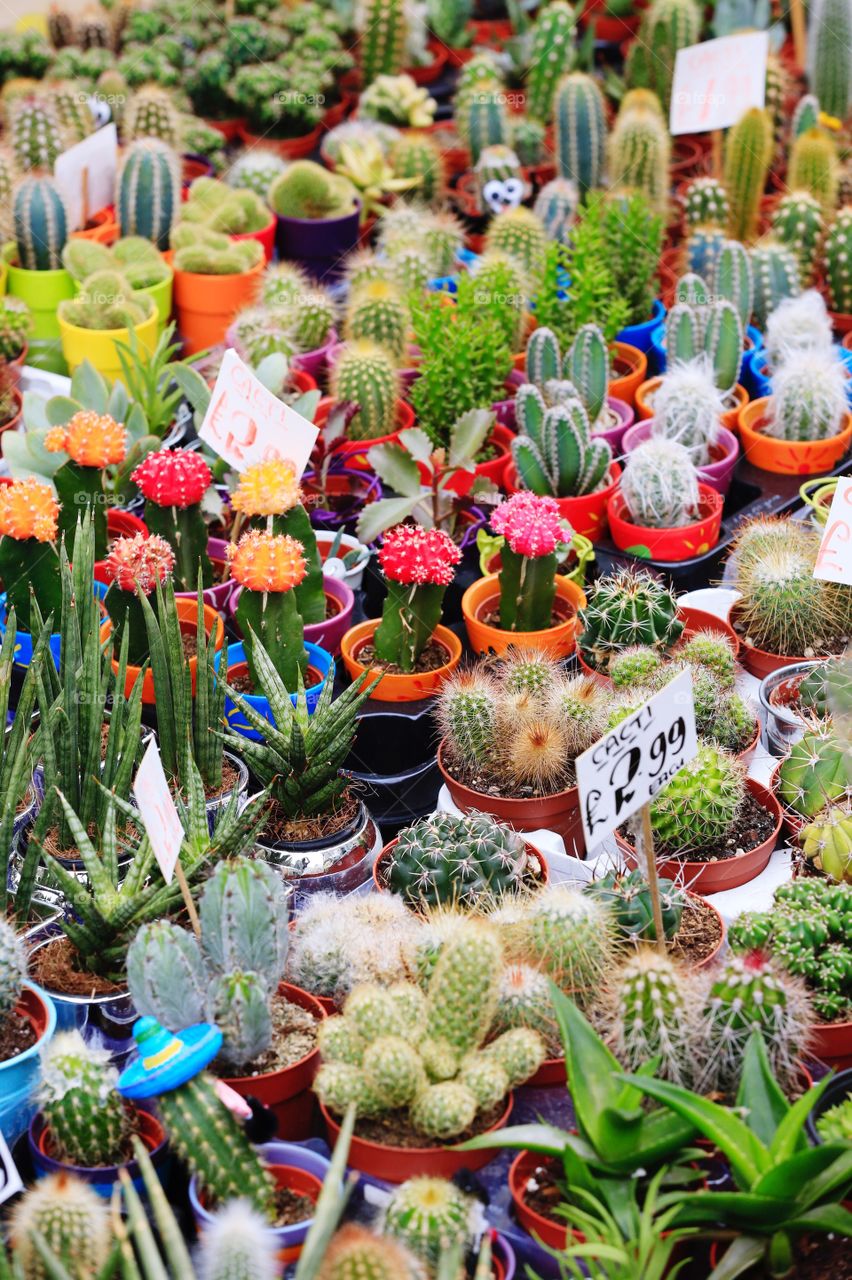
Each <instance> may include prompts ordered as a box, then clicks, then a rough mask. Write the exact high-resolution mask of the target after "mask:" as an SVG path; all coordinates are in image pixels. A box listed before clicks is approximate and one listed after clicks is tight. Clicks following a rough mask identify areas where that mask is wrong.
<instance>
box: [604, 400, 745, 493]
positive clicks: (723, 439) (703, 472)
mask: <svg viewBox="0 0 852 1280" xmlns="http://www.w3.org/2000/svg"><path fill="white" fill-rule="evenodd" d="M653 421H654V420H653V418H646V419H645V421H644V422H637V423H636V424H635V425H634V426H632V427H630V428H629V429H628V430H627V431H625V433H624V440H623V442H622V444H623V449H624V452H625V453H630V452H631V451H632V450H633V449H635V448H636V446H637V445H639V444H642V442H643V440H647V439H648V438H649V436H650V435H651V426H652V424H653ZM739 453H740V446H739V441H738V440H737V437H736V436H735V435H734V433H733V431H729V430H728V428H727V427H720V428H719V437H718V439H717V441H716V444H715V445H714V446H713V454H714V461H713V462H709V463H708V464H707V466H706V467H699V468H698V475H699V476H700V478H701V479H702V480H703V481H704V483H705V484H709V485H710V487H711V489H715V490H716V492H717V493H727V492H728V489H729V488H730V485H731V478H732V477H733V474H734V467H735V466H736V462H737V458H738V457H739Z"/></svg>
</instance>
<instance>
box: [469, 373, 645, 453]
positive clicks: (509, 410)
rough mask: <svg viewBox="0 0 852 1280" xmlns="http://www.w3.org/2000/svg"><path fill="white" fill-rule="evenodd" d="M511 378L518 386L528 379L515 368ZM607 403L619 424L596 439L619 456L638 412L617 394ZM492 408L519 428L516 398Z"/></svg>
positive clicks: (502, 419)
mask: <svg viewBox="0 0 852 1280" xmlns="http://www.w3.org/2000/svg"><path fill="white" fill-rule="evenodd" d="M515 379H519V381H518V382H517V383H515V382H514V380H515ZM509 380H511V381H512V382H513V385H515V386H516V388H517V387H519V386H521V385H522V384H523V383H524V382H525V381H526V379H525V378H524V376H523V374H522V373H520V372H519V371H518V370H513V371H512V373H510V374H509V379H507V381H509ZM606 403H607V408H609V409H611V410H612V412H613V413H614V414H615V415H616V417H617V418H618V424H617V426H614V427H609V428H608V429H607V430H606V431H596V432H595V439H596V440H606V442H607V444H608V445H609V446H610V448H611V449H612V454H613V457H614V458H617V457H618V455H619V454H620V453H621V450H622V441H623V440H624V433H625V432H626V431H627V429H628V427H632V426H633V422H634V420H635V417H636V414H635V413H634V411H633V409H632V408H631V407H630V405H629V404H627V403H626V401H624V400H619V399H617V397H616V396H607V398H606ZM492 408H493V409H494V411H495V413H496V414H497V421H498V422H502V424H503V426H504V427H508V428H509V430H510V431H515V430H516V429H517V424H516V422H515V401H514V400H501V401H499V402H498V403H497V404H495V405H493V406H492Z"/></svg>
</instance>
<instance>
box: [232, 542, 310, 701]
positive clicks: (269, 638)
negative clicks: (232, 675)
mask: <svg viewBox="0 0 852 1280" xmlns="http://www.w3.org/2000/svg"><path fill="white" fill-rule="evenodd" d="M228 559H229V560H230V563H231V574H232V576H233V578H234V580H235V581H236V582H238V583H239V584H240V586H241V588H242V590H241V591H240V599H239V603H238V605H237V612H236V617H237V621H238V622H239V624H240V628H241V630H242V633H243V638H244V643H245V651H246V658H247V660H248V666H249V674H250V675H251V679H252V683H253V684H254V686H255V688H260V687H262V685H263V680H262V679H261V677H260V675H259V673H258V670H257V667H256V665H255V660H254V640H255V638H257V639H258V640H260V642H261V644H262V645H263V647H264V649H265V650H266V652H267V653H268V654H269V657H270V658H271V660H272V663H273V666H274V667H275V670H276V671H277V672H278V674H279V676H280V677H281V679H282V680H283V681H284V684H285V686H286V687H287V689H288V690H289V691H291V692H295V691H296V689H297V688H298V685H299V677H300V675H302V674H304V672H305V670H306V669H307V665H308V655H307V653H306V651H305V628H304V623H303V620H302V616H301V614H300V613H299V606H298V602H297V599H296V589H297V588H298V586H299V584H300V583H301V582H303V581H304V577H305V572H306V563H305V553H304V548H303V547H302V544H301V542H297V541H296V539H295V538H291V537H290V536H289V534H283V533H266V532H264V531H263V530H260V529H251V530H249V532H248V533H244V534H243V536H242V538H240V540H239V542H238V543H237V544H236V546H233V545H232V546H230V547H229V548H228Z"/></svg>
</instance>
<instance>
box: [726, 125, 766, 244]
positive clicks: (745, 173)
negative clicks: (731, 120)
mask: <svg viewBox="0 0 852 1280" xmlns="http://www.w3.org/2000/svg"><path fill="white" fill-rule="evenodd" d="M772 145H773V142H772V125H771V123H770V120H769V116H768V115H767V114H766V112H765V111H763V110H762V109H761V108H759V107H753V108H752V109H751V110H750V111H747V112H746V113H745V115H744V116H743V117H742V119H741V120H739V122H738V123H737V124H735V125H734V127H733V129H731V131H730V133H729V134H728V139H727V143H726V147H725V187H726V188H727V191H728V197H729V200H730V203H731V212H730V217H729V220H728V231H729V233H730V234H731V236H732V237H733V238H734V239H735V240H742V241H751V240H753V239H754V237H755V235H756V233H757V218H758V213H759V211H760V199H761V196H762V195H763V190H764V187H765V186H766V177H767V174H768V172H769V163H770V161H771V159H772Z"/></svg>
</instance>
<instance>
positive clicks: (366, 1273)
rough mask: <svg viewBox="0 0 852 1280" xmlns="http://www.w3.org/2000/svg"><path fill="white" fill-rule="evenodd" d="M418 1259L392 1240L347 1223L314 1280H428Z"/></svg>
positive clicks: (333, 1242)
mask: <svg viewBox="0 0 852 1280" xmlns="http://www.w3.org/2000/svg"><path fill="white" fill-rule="evenodd" d="M428 1274H429V1273H428V1271H427V1269H426V1267H425V1266H424V1264H423V1263H422V1262H421V1261H420V1259H419V1258H415V1257H414V1255H413V1254H411V1253H409V1252H408V1250H407V1249H404V1248H403V1247H402V1245H401V1244H398V1243H397V1242H396V1241H395V1240H389V1239H387V1238H384V1237H380V1236H375V1235H373V1234H372V1233H371V1232H369V1231H367V1230H366V1228H364V1227H359V1226H358V1225H357V1223H354V1222H347V1223H346V1225H345V1226H344V1227H341V1229H340V1230H339V1231H338V1232H337V1234H336V1235H335V1236H334V1238H333V1239H332V1241H331V1244H330V1245H329V1246H328V1249H327V1250H326V1252H325V1255H324V1257H323V1259H322V1262H321V1264H320V1267H319V1271H318V1272H317V1280H428Z"/></svg>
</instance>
